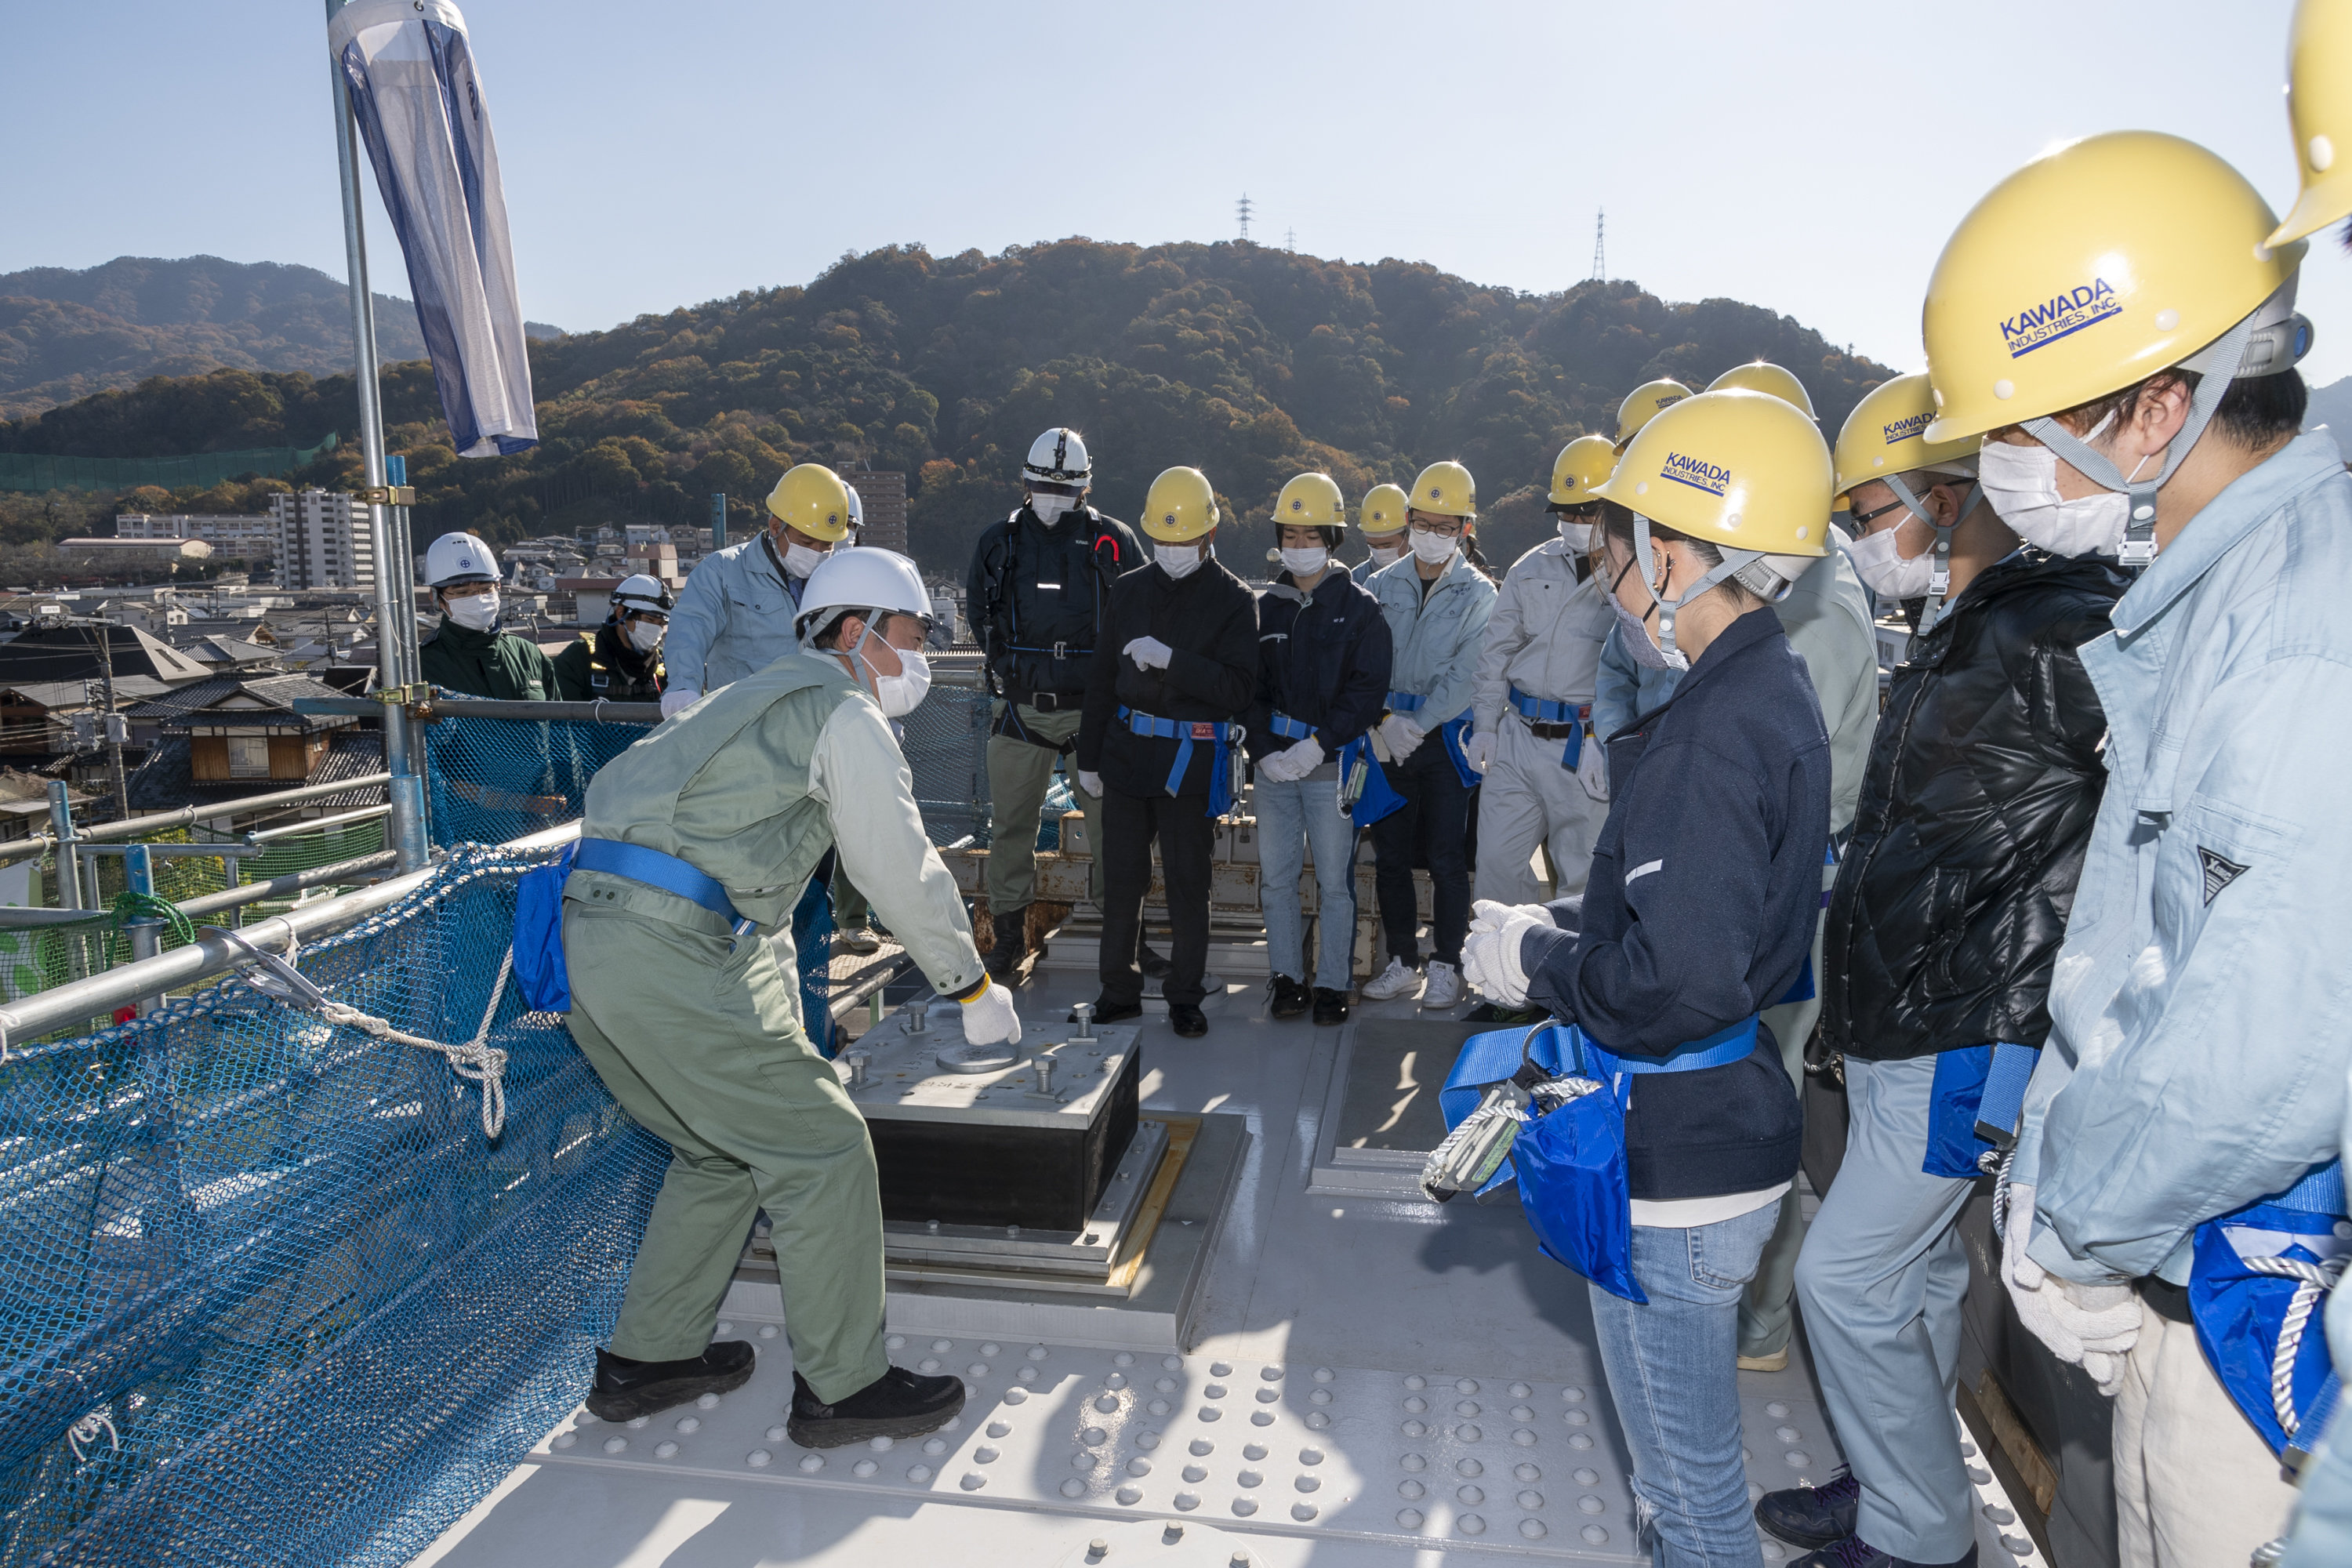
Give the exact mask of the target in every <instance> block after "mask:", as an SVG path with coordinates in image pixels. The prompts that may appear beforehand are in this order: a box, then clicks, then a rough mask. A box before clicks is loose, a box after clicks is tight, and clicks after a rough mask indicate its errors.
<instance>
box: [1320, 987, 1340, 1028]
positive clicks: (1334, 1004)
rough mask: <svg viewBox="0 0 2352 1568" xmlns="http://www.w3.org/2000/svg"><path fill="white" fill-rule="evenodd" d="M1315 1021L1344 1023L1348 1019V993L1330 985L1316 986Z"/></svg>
mask: <svg viewBox="0 0 2352 1568" xmlns="http://www.w3.org/2000/svg"><path fill="white" fill-rule="evenodd" d="M1315 1021H1316V1022H1317V1023H1318V1024H1344V1023H1346V1022H1347V1021H1348V994H1347V993H1346V992H1345V991H1334V990H1332V989H1331V988H1330V987H1329V986H1328V985H1318V986H1317V987H1316V988H1315Z"/></svg>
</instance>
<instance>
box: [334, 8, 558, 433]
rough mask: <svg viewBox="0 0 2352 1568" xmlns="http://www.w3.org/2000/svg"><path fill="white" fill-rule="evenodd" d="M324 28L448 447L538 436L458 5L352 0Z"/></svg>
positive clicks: (486, 132) (495, 167)
mask: <svg viewBox="0 0 2352 1568" xmlns="http://www.w3.org/2000/svg"><path fill="white" fill-rule="evenodd" d="M327 40H328V45H329V47H330V48H331V50H332V52H333V55H334V59H335V65H336V68H337V69H339V70H341V72H342V73H343V79H344V80H345V82H346V83H347V84H348V85H349V86H350V89H351V95H352V112H353V114H354V116H355V117H356V118H357V120H358V121H359V128H360V135H361V138H362V141H363V142H365V143H366V146H367V151H368V157H369V160H370V161H371V162H372V163H373V164H374V165H375V180H376V189H377V190H378V191H379V192H380V193H381V194H382V195H383V205H384V209H385V211H387V212H388V213H390V214H391V215H392V223H393V226H394V228H395V229H396V230H398V231H399V235H400V248H401V251H402V253H403V254H404V256H405V258H407V262H408V285H409V289H410V290H411V291H412V292H413V293H414V294H415V298H416V321H417V325H418V326H419V327H421V328H422V329H423V330H424V333H425V349H426V352H428V353H430V354H431V355H432V356H433V379H434V383H435V384H436V386H438V388H439V389H440V393H441V409H442V412H443V413H444V414H445V415H446V416H447V417H448V420H449V433H450V435H451V436H453V437H456V441H457V453H458V455H459V456H460V457H466V458H496V457H499V456H502V455H504V454H506V453H509V452H520V451H522V450H523V449H525V448H526V447H535V446H537V445H538V444H539V416H538V413H537V411H536V410H535V409H533V407H532V406H531V400H530V359H529V357H528V355H527V353H526V351H525V346H524V340H523V327H522V307H521V305H520V301H519V300H518V299H517V296H516V293H515V277H514V249H513V247H512V245H511V243H510V242H509V238H508V236H507V200H506V192H505V189H504V188H503V187H502V186H501V185H500V184H499V154H498V148H497V144H496V143H495V142H492V140H491V139H490V117H489V111H488V107H487V106H486V105H485V104H484V103H483V101H482V86H481V80H480V79H479V77H478V75H477V73H476V71H475V68H474V52H473V48H472V46H471V45H470V44H468V43H467V38H466V23H465V18H464V17H462V16H459V15H458V14H457V7H456V6H455V5H448V4H446V0H353V4H352V5H346V6H345V7H344V8H343V9H342V10H341V11H340V12H338V13H337V14H336V15H335V16H334V17H333V18H332V20H331V21H330V22H329V23H328V25H327Z"/></svg>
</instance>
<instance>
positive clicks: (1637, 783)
mask: <svg viewBox="0 0 2352 1568" xmlns="http://www.w3.org/2000/svg"><path fill="white" fill-rule="evenodd" d="M1609 776H1610V778H1611V779H1612V781H1614V790H1613V794H1612V799H1611V801H1610V805H1609V818H1608V820H1607V821H1606V822H1604V823H1603V824H1602V825H1601V837H1600V840H1599V842H1598V843H1597V844H1596V845H1595V846H1594V847H1593V851H1592V871H1591V878H1590V879H1589V880H1588V881H1587V882H1586V884H1585V890H1584V895H1583V897H1582V899H1581V900H1576V899H1569V900H1561V901H1560V902H1559V903H1557V904H1554V905H1553V906H1551V909H1552V919H1553V921H1554V922H1555V923H1556V924H1557V925H1559V927H1561V928H1563V929H1560V930H1555V931H1541V930H1538V931H1529V932H1528V934H1527V936H1526V938H1525V940H1524V941H1523V942H1521V944H1520V948H1519V963H1520V965H1521V967H1522V968H1524V969H1525V970H1526V971H1527V973H1528V981H1529V984H1528V1000H1529V1001H1531V1002H1533V1003H1535V1004H1536V1005H1538V1006H1541V1007H1546V1008H1549V1010H1550V1011H1551V1012H1552V1014H1553V1015H1554V1016H1558V1017H1561V1018H1566V1019H1569V1020H1570V1021H1572V1022H1574V1023H1575V1024H1577V1025H1579V1026H1580V1027H1582V1028H1583V1030H1584V1031H1585V1032H1586V1033H1587V1034H1589V1035H1591V1037H1593V1038H1594V1039H1595V1040H1598V1041H1600V1042H1601V1044H1603V1045H1605V1046H1607V1047H1609V1048H1610V1049H1612V1050H1613V1051H1615V1052H1617V1053H1618V1054H1619V1055H1621V1056H1647V1057H1664V1056H1669V1055H1672V1054H1673V1053H1674V1051H1675V1047H1677V1046H1680V1045H1683V1044H1686V1043H1688V1042H1690V1041H1694V1040H1703V1039H1705V1038H1706V1037H1708V1036H1709V1035H1713V1034H1716V1033H1717V1032H1719V1031H1721V1030H1723V1029H1726V1028H1727V1027H1729V1026H1732V1025H1734V1024H1737V1023H1738V1022H1740V1021H1741V1020H1742V1019H1745V1018H1748V1017H1749V1016H1753V1015H1754V1014H1756V1013H1758V1012H1759V1011H1760V1010H1762V1009H1763V1008H1766V1007H1769V1006H1770V1005H1772V1004H1773V1003H1775V1002H1777V1001H1779V1000H1780V998H1781V997H1782V996H1783V995H1785V994H1788V991H1789V989H1790V986H1792V985H1793V984H1795V983H1796V980H1797V976H1798V975H1799V973H1801V971H1802V970H1803V968H1804V963H1805V958H1806V955H1807V954H1808V953H1809V952H1811V950H1812V945H1813V929H1814V926H1815V925H1816V924H1817V923H1818V921H1819V917H1820V914H1821V907H1822V857H1823V854H1824V852H1825V851H1826V850H1827V849H1828V847H1829V837H1830V742H1829V732H1828V731H1826V730H1824V729H1823V728H1822V705H1821V700H1820V699H1819V698H1818V697H1816V696H1815V695H1814V694H1813V683H1812V681H1811V679H1809V678H1808V677H1807V676H1806V674H1805V661H1804V660H1803V659H1802V658H1800V657H1799V656H1798V654H1797V652H1796V650H1795V649H1793V648H1791V647H1790V646H1789V637H1788V634H1787V633H1785V632H1783V631H1782V630H1781V629H1780V620H1779V618H1778V617H1776V616H1773V615H1772V613H1771V612H1770V611H1769V610H1753V611H1750V612H1749V613H1748V614H1747V615H1744V616H1740V617H1739V618H1738V620H1735V621H1733V622H1732V623H1731V625H1730V626H1727V627H1726V628H1725V629H1724V631H1723V633H1722V634H1721V635H1720V636H1719V637H1717V638H1716V639H1715V641H1714V642H1713V643H1711V644H1709V645H1708V647H1707V650H1706V653H1705V654H1703V655H1701V656H1700V658H1699V659H1698V661H1697V662H1696V664H1694V665H1692V666H1691V669H1690V673H1689V674H1687V675H1685V676H1684V677H1683V679H1682V681H1681V683H1680V684H1679V685H1677V686H1676V687H1675V690H1674V695H1673V696H1671V697H1669V698H1668V699H1667V700H1665V701H1664V703H1663V704H1661V705H1660V706H1658V707H1656V708H1654V709H1653V710H1650V711H1649V712H1647V713H1645V714H1643V715H1642V716H1641V717H1640V718H1638V719H1636V720H1634V721H1633V723H1632V724H1630V725H1628V726H1626V727H1625V728H1624V729H1622V730H1620V731H1618V732H1617V733H1616V735H1614V736H1613V737H1612V738H1611V740H1610V742H1609ZM1632 1083H1633V1096H1632V1107H1631V1109H1630V1110H1629V1111H1628V1112H1627V1115H1626V1119H1625V1147H1626V1153H1627V1156H1628V1166H1629V1173H1630V1176H1631V1180H1632V1186H1633V1196H1635V1197H1637V1198H1645V1199H1654V1200H1663V1199H1674V1198H1703V1197H1714V1196H1717V1195H1719V1194H1726V1193H1749V1192H1755V1191H1758V1190H1759V1189H1761V1188H1764V1187H1769V1186H1772V1185H1774V1184H1778V1183H1780V1182H1785V1181H1787V1180H1789V1179H1790V1177H1791V1176H1792V1175H1794V1174H1795V1173H1796V1169H1797V1146H1798V1142H1799V1137H1800V1135H1801V1132H1802V1131H1803V1122H1802V1120H1801V1117H1800V1115H1799V1112H1798V1109H1797V1095H1796V1090H1795V1089H1794V1088H1793V1087H1792V1086H1791V1085H1790V1082H1789V1072H1788V1069H1787V1068H1784V1067H1782V1066H1781V1065H1780V1047H1779V1046H1778V1045H1777V1044H1776V1043H1775V1042H1774V1041H1773V1040H1772V1037H1771V1031H1770V1030H1769V1029H1765V1030H1761V1031H1759V1036H1758V1040H1757V1046H1756V1049H1755V1050H1754V1051H1753V1052H1751V1053H1750V1054H1749V1055H1748V1057H1747V1058H1746V1059H1744V1060H1741V1061H1737V1062H1733V1063H1731V1064H1730V1065H1729V1066H1727V1067H1719V1068H1701V1069H1699V1070H1697V1071H1696V1072H1678V1073H1652V1074H1643V1075H1642V1076H1639V1077H1636V1078H1634V1079H1632Z"/></svg>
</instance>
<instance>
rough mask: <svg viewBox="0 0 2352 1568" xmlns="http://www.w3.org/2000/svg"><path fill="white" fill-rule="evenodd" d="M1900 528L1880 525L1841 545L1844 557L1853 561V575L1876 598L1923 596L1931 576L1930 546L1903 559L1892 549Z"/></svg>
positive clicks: (1932, 558)
mask: <svg viewBox="0 0 2352 1568" xmlns="http://www.w3.org/2000/svg"><path fill="white" fill-rule="evenodd" d="M1900 531H1901V530H1900V529H1894V528H1882V529H1880V530H1879V531H1877V532H1875V533H1867V534H1864V536H1863V537H1861V538H1860V539H1857V540H1855V541H1854V542H1853V543H1852V544H1849V545H1847V546H1846V547H1845V558H1846V559H1847V560H1848V561H1851V562H1853V574H1854V575H1855V576H1857V577H1859V578H1861V579H1862V580H1863V582H1864V584H1865V585H1867V586H1868V587H1869V589H1870V591H1871V592H1872V593H1874V594H1876V595H1878V596H1879V597H1880V598H1882V599H1917V598H1923V597H1925V596H1926V595H1927V585H1928V584H1929V583H1930V582H1931V581H1932V580H1933V579H1934V576H1935V567H1936V552H1935V551H1934V549H1933V548H1932V547H1931V548H1929V549H1927V550H1922V551H1921V552H1919V553H1918V554H1916V555H1914V556H1912V557H1910V558H1909V559H1908V560H1906V559H1905V558H1904V557H1903V556H1902V555H1901V554H1900V553H1898V552H1896V550H1895V534H1897V533H1899V532H1900Z"/></svg>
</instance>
